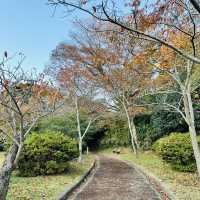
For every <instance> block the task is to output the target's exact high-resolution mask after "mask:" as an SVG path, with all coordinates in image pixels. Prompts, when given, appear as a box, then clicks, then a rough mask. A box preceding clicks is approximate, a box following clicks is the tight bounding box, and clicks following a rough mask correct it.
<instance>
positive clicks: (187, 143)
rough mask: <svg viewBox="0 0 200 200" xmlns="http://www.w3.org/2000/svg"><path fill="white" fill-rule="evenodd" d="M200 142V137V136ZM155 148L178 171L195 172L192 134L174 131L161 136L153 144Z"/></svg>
mask: <svg viewBox="0 0 200 200" xmlns="http://www.w3.org/2000/svg"><path fill="white" fill-rule="evenodd" d="M198 142H199V144H200V138H198ZM153 149H154V150H155V151H156V152H157V153H158V154H159V155H160V156H161V157H162V159H163V160H164V161H166V162H167V163H169V164H170V165H171V166H172V168H173V169H175V170H178V171H187V172H193V171H195V170H196V163H195V159H194V154H193V149H192V144H191V139H190V135H189V134H188V133H187V134H183V133H172V134H170V136H168V137H165V138H161V139H159V140H158V141H156V142H155V143H154V145H153Z"/></svg>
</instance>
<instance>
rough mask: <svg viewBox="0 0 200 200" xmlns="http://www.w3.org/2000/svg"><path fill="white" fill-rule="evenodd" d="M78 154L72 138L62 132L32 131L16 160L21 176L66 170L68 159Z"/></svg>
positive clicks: (56, 172)
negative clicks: (38, 132) (39, 132)
mask: <svg viewBox="0 0 200 200" xmlns="http://www.w3.org/2000/svg"><path fill="white" fill-rule="evenodd" d="M77 156H78V151H77V144H76V142H75V140H74V139H71V138H70V137H67V136H65V135H63V134H62V133H56V132H46V133H42V134H37V133H32V134H31V135H30V136H29V137H28V138H27V139H26V141H25V144H24V148H23V151H22V153H21V155H20V158H19V162H18V169H19V174H20V175H21V176H37V175H48V174H58V173H63V172H65V171H67V169H68V167H69V164H68V161H70V160H72V159H73V158H75V157H77Z"/></svg>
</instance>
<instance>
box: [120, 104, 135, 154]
mask: <svg viewBox="0 0 200 200" xmlns="http://www.w3.org/2000/svg"><path fill="white" fill-rule="evenodd" d="M123 106H124V110H125V113H126V118H127V122H128V128H129V132H130V136H131V145H132V149H133V152H134V153H135V154H136V155H137V144H136V141H135V134H136V130H135V132H133V125H132V124H133V122H132V123H131V119H130V116H129V113H128V110H127V108H126V105H125V103H123Z"/></svg>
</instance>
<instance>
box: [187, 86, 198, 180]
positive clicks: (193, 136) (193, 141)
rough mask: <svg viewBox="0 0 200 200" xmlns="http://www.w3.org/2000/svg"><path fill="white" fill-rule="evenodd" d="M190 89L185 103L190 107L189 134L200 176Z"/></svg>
mask: <svg viewBox="0 0 200 200" xmlns="http://www.w3.org/2000/svg"><path fill="white" fill-rule="evenodd" d="M188 88H189V91H188V92H187V93H186V97H187V101H185V102H186V105H188V108H187V110H188V113H187V116H188V117H189V119H188V121H189V124H188V125H189V132H190V137H191V141H192V148H193V152H194V157H195V161H196V166H197V171H198V175H199V176H200V150H199V145H198V141H197V134H196V128H195V117H194V109H193V103H192V97H191V92H190V85H189V87H188ZM186 97H185V98H186Z"/></svg>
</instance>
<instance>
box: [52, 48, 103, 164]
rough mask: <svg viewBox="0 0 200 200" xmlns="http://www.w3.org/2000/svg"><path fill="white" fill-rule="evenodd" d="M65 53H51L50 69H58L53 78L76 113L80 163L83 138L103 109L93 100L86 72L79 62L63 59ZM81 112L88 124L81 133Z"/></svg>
mask: <svg viewBox="0 0 200 200" xmlns="http://www.w3.org/2000/svg"><path fill="white" fill-rule="evenodd" d="M61 47H62V45H61ZM71 48H72V47H71ZM72 49H73V48H72ZM65 53H66V52H65V51H63V49H62V48H60V49H56V50H55V51H54V52H53V53H52V57H51V60H52V65H51V66H50V68H53V69H58V70H55V71H57V73H54V74H53V76H55V77H56V79H57V81H58V83H59V84H60V87H61V91H63V93H64V94H65V97H66V100H67V103H68V104H71V105H72V107H73V110H74V112H75V113H76V123H77V135H78V141H79V162H81V161H82V154H83V141H84V139H85V136H86V134H87V133H88V130H89V129H90V127H91V124H92V123H94V122H95V121H96V120H97V119H98V118H99V117H100V116H101V114H102V112H104V110H105V107H104V106H103V105H102V104H101V103H100V102H97V101H95V100H94V97H95V88H94V85H93V84H91V82H90V81H89V80H88V79H87V78H88V73H87V71H85V69H84V68H82V66H81V65H80V63H79V62H77V61H75V60H73V59H71V58H66V59H63V57H65V56H67V55H66V54H65ZM63 63H64V64H63ZM81 110H84V112H85V113H87V115H88V123H87V126H86V128H85V130H84V131H83V132H82V131H81V130H82V128H81V123H80V111H81Z"/></svg>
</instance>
